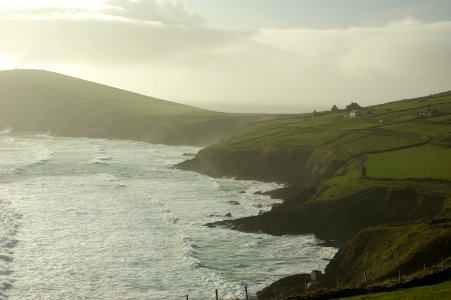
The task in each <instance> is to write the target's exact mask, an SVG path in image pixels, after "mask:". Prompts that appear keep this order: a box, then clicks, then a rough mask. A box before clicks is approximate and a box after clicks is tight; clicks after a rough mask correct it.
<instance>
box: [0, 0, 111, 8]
mask: <svg viewBox="0 0 451 300" xmlns="http://www.w3.org/2000/svg"><path fill="white" fill-rule="evenodd" d="M104 3H105V1H104V0H79V1H73V0H15V1H11V0H0V10H21V9H37V8H43V7H84V8H98V7H101V6H102V4H104Z"/></svg>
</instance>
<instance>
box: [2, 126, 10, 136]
mask: <svg viewBox="0 0 451 300" xmlns="http://www.w3.org/2000/svg"><path fill="white" fill-rule="evenodd" d="M11 132H13V129H12V128H11V127H6V128H3V129H0V135H6V134H10V133H11Z"/></svg>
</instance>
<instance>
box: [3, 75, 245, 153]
mask: <svg viewBox="0 0 451 300" xmlns="http://www.w3.org/2000/svg"><path fill="white" fill-rule="evenodd" d="M250 119H251V116H249V115H238V114H225V113H219V112H213V111H208V110H205V109H200V108H197V107H192V106H187V105H182V104H177V103H173V102H169V101H165V100H161V99H156V98H152V97H147V96H144V95H140V94H136V93H132V92H128V91H124V90H120V89H117V88H112V87H109V86H105V85H101V84H97V83H93V82H89V81H85V80H81V79H77V78H73V77H69V76H64V75H61V74H57V73H52V72H46V71H39V70H10V71H1V72H0V127H6V126H10V127H13V128H14V129H15V130H20V131H50V132H52V133H54V134H57V135H66V136H88V137H102V138H123V139H135V140H144V141H148V142H155V143H168V144H207V143H211V142H214V141H216V140H218V139H219V138H220V137H221V136H223V135H225V134H230V133H231V132H233V131H234V130H236V129H237V128H240V127H241V126H243V124H246V123H247V122H249V120H250Z"/></svg>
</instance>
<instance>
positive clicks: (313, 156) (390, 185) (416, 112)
mask: <svg viewBox="0 0 451 300" xmlns="http://www.w3.org/2000/svg"><path fill="white" fill-rule="evenodd" d="M428 111H429V112H433V113H431V116H421V114H422V113H424V112H428ZM361 113H362V114H361V116H359V117H355V118H352V117H350V115H349V112H346V111H339V112H336V113H331V112H323V113H316V114H304V115H293V116H275V117H272V118H267V119H266V120H261V121H256V122H253V123H252V124H250V125H249V126H247V127H245V128H244V129H242V130H240V131H238V132H235V133H234V134H233V135H231V136H229V137H226V138H223V139H222V140H221V141H220V142H218V143H217V144H215V145H212V146H210V147H208V148H206V149H204V150H202V151H200V152H199V153H198V155H197V156H196V157H195V158H194V159H192V160H189V161H186V162H184V163H182V164H181V165H180V167H181V168H184V169H189V170H194V171H199V172H203V173H206V174H208V175H211V176H233V177H238V178H245V179H260V180H268V181H280V182H285V183H289V184H290V186H289V187H287V188H285V189H282V190H281V191H278V192H275V193H274V195H275V196H277V197H282V198H283V199H284V200H285V202H284V203H283V204H282V205H280V206H277V207H274V208H273V210H272V211H271V212H269V213H264V214H261V215H259V216H256V217H251V218H244V219H240V220H234V221H225V222H223V223H219V225H227V226H231V227H234V228H237V229H240V230H244V231H260V230H261V231H263V232H267V233H272V234H284V233H306V232H314V233H316V234H318V235H319V236H320V237H322V238H325V239H327V238H332V239H344V240H346V239H348V238H350V237H352V236H353V235H354V234H355V233H356V232H358V230H360V229H361V228H365V227H368V226H375V225H378V224H380V223H384V222H388V223H393V222H395V223H396V222H411V221H415V220H418V219H424V218H431V217H434V216H435V215H437V214H438V213H439V212H440V211H441V209H442V208H443V206H444V203H445V200H446V199H447V198H449V197H450V195H451V172H450V168H449V167H447V166H450V165H451V92H445V93H440V94H436V95H431V96H427V97H421V98H415V99H407V100H401V101H396V102H391V103H387V104H381V105H377V106H372V107H367V108H362V109H361Z"/></svg>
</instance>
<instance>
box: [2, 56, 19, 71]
mask: <svg viewBox="0 0 451 300" xmlns="http://www.w3.org/2000/svg"><path fill="white" fill-rule="evenodd" d="M14 68H16V65H15V64H14V63H13V62H11V61H10V60H8V59H6V58H3V57H0V71H1V70H9V69H14Z"/></svg>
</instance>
